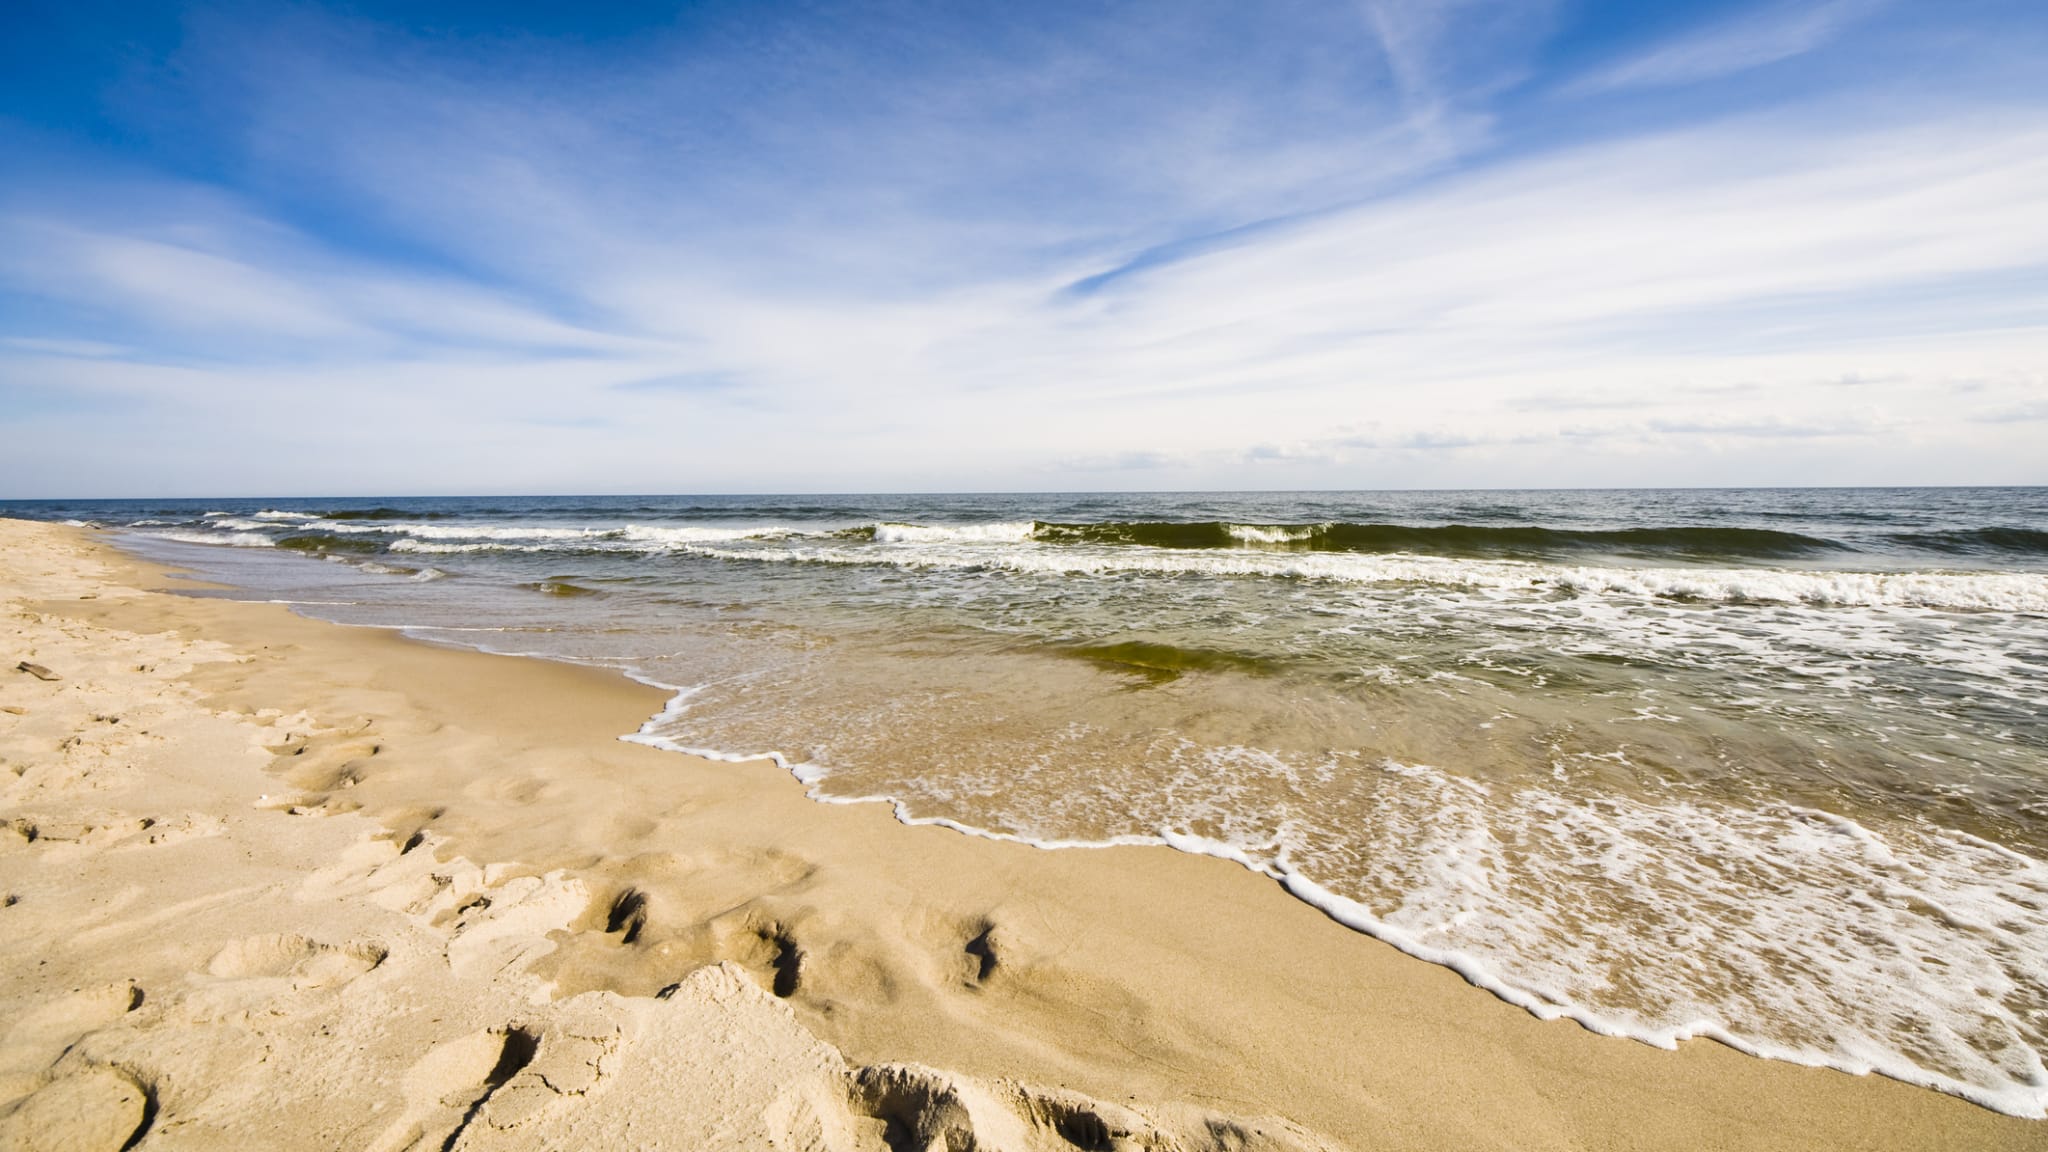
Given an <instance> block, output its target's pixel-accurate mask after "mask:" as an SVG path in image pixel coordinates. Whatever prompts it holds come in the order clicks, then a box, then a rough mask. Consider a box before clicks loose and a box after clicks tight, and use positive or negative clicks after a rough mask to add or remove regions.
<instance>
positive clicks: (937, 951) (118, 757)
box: [0, 521, 2048, 1152]
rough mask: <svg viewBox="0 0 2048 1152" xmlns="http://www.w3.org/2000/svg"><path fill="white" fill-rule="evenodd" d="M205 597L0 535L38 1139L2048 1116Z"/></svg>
mask: <svg viewBox="0 0 2048 1152" xmlns="http://www.w3.org/2000/svg"><path fill="white" fill-rule="evenodd" d="M187 583H188V584H189V582H187ZM179 584H180V582H179V581H178V580H176V579H175V578H173V577H172V576H171V575H170V574H167V573H164V572H161V571H158V570H155V569H152V568H150V567H148V566H146V565H143V564H141V563H139V562H137V561H134V560H132V559H130V558H128V557H126V556H125V555H123V554H121V553H120V552H118V551H117V550H115V549H114V548H113V547H111V546H110V545H109V544H107V543H106V542H105V541H104V540H103V539H98V538H95V534H94V533H92V532H90V531H88V530H85V529H79V528H72V527H65V526H56V525H44V524H30V523H26V522H19V521H5V522H0V595H4V597H5V599H6V605H5V611H6V614H7V621H8V623H7V633H8V639H9V644H8V647H7V649H6V651H5V652H4V653H0V656H4V657H5V659H4V665H5V671H4V672H0V709H4V710H0V766H4V768H5V772H0V820H4V828H0V889H4V897H0V899H4V903H5V907H4V908H0V924H4V926H5V931H4V932H0V953H4V960H0V1036H4V1039H0V1147H5V1148H59V1147H63V1148H106V1149H118V1148H124V1147H137V1148H144V1149H155V1148H181V1147H190V1148H211V1147H226V1146H236V1147H251V1148H366V1149H378V1150H395V1149H406V1148H543V1147H558V1148H574V1147H624V1146H635V1147H647V1148H657V1147H659V1148H677V1149H705V1148H734V1149H739V1148H775V1149H859V1148H873V1149H879V1148H885V1147H886V1148H916V1149H926V1148H944V1149H951V1150H955V1152H959V1150H964V1149H969V1148H981V1149H990V1150H997V1149H1056V1148H1084V1149H1139V1148H1143V1149H1169V1148H1172V1149H1202V1148H1218V1149H1222V1148H1229V1149H1240V1148H1242V1149H1265V1148H1271V1149H1321V1148H1352V1149H1378V1148H1437V1149H1462V1148H1474V1149H1477V1148H1517V1149H1552V1148H1555V1149H1607V1148H1744V1149H1762V1148H1786V1149H1793V1148H1799V1149H1806V1148H1937V1147H1954V1148H1984V1149H1992V1148H2023V1147H2048V1129H2044V1128H2043V1126H2042V1125H2041V1124H2040V1123H2039V1122H2034V1121H2026V1120H2019V1119H2014V1118H2010V1117H2006V1116H2001V1115H1998V1114H1996V1113H1993V1112H1990V1111H1988V1110H1985V1109H1983V1108H1979V1107H1977V1106H1975V1105H1972V1104H1969V1103H1967V1102H1964V1101H1962V1100H1959V1099H1955V1098H1952V1097H1948V1096H1944V1095H1941V1094H1939V1093H1936V1092H1933V1091H1928V1090H1925V1089H1922V1088H1917V1087H1912V1086H1909V1085H1905V1084H1901V1083H1898V1082H1894V1081H1891V1080H1886V1079H1883V1078H1880V1077H1856V1076H1850V1075H1845V1074H1842V1073H1839V1072H1835V1071H1830V1070H1824V1069H1810V1068H1802V1067H1797V1066H1793V1065H1790V1064H1786V1063H1774V1062H1770V1061H1764V1060H1759V1059H1755V1058H1752V1057H1749V1056H1745V1055H1743V1054H1740V1053H1737V1052H1735V1051H1733V1050H1730V1049H1728V1048H1725V1047H1722V1046H1720V1045H1718V1044H1715V1043H1712V1042H1705V1041H1700V1042H1689V1043H1685V1044H1682V1045H1680V1047H1679V1048H1678V1049H1677V1050H1676V1051H1664V1050H1660V1049H1656V1048H1653V1047H1650V1046H1648V1045H1645V1044H1640V1043H1636V1042H1632V1041H1627V1040H1621V1039H1614V1038H1608V1037H1602V1036H1598V1035H1595V1034H1593V1033H1591V1032H1589V1031H1587V1030H1585V1029H1583V1028H1581V1027H1580V1026H1578V1025H1577V1024H1574V1023H1570V1022H1566V1021H1551V1022H1544V1021H1540V1020H1538V1019H1536V1018H1535V1017H1533V1016H1531V1015H1530V1014H1528V1013H1527V1012H1524V1011H1522V1010H1521V1009H1518V1008H1515V1007H1513V1006H1510V1005H1508V1004H1505V1003H1502V1002H1501V1001H1499V1000H1497V999H1495V998H1494V997H1492V996H1490V995H1488V994H1487V993H1485V992H1483V991H1480V990H1477V989H1474V988H1472V987H1470V986H1468V985H1467V984H1466V983H1465V982H1464V981H1463V980H1461V979H1460V978H1459V977H1458V976H1457V975H1456V974H1454V973H1452V972H1451V971H1449V970H1447V969H1444V968H1440V967H1435V966H1432V965H1429V964H1425V963H1422V962H1420V961H1417V960H1414V959H1412V958H1410V957H1407V956H1405V955H1402V954H1400V953H1398V952H1396V951H1395V950H1393V949H1392V948H1390V947H1388V946H1386V945H1384V944H1381V943H1380V942H1378V941H1376V940H1373V939H1371V938H1369V937H1366V936H1363V935H1360V934H1358V933H1356V932H1353V931H1351V930H1349V929H1347V928H1344V927H1342V926H1341V925H1338V924H1336V923H1334V922H1332V921H1330V920H1329V919H1327V918H1326V917H1324V916H1323V915H1322V914H1320V913H1319V912H1317V911H1316V910H1315V909H1313V908H1311V907H1309V906H1308V905H1306V904H1303V903H1301V902H1299V901H1296V900H1294V899H1292V898H1290V897H1289V896H1287V895H1286V894H1285V893H1284V892H1283V891H1282V890H1281V889H1280V888H1279V887H1278V886H1277V885H1276V884H1275V883H1273V882H1272V881H1271V880H1270V879H1267V878H1265V877H1262V876H1259V875H1255V874H1254V873H1252V872H1250V871H1247V870H1245V869H1243V868H1240V867H1238V866H1236V865H1234V864H1232V863H1229V862H1227V861H1223V860H1218V859H1212V858H1203V857H1196V856H1190V855H1184V854H1181V853H1177V852H1174V851H1172V850H1170V849H1165V848H1157V847H1134V848H1113V849H1088V850H1067V851H1048V850H1042V849H1038V848H1032V847H1026V846H1022V845H1018V844H1009V843H1001V842H996V841H991V840H986V839H979V838H974V837H970V836H966V835H962V834H959V833H956V832H953V831H950V830H946V829H943V828H934V827H905V826H903V825H901V824H899V823H897V822H896V821H895V820H894V819H893V818H892V816H891V814H890V812H889V810H888V809H887V808H886V807H884V806H881V805H876V804H861V805H834V804H821V803H818V802H815V801H812V800H810V799H807V798H806V797H805V795H804V789H803V786H802V785H801V784H799V783H798V782H797V781H796V780H794V779H793V778H792V777H791V776H790V775H789V774H788V773H787V772H785V771H783V770H782V769H781V768H779V767H778V766H776V765H775V764H773V763H770V762H766V761H761V762H752V763H744V764H728V763H714V762H710V761H705V760H699V759H695V758H692V757H687V756H682V755H678V754H675V753H669V752H663V751H658V750H655V749H652V748H648V747H644V746H640V745H636V744H631V743H626V742H622V741H621V740H620V739H619V737H620V736H621V735H622V734H627V733H632V732H634V731H635V730H636V729H637V728H638V727H639V726H640V725H641V724H642V723H643V722H644V721H645V720H646V719H647V718H648V717H649V716H650V715H652V714H654V713H656V712H658V711H660V709H661V708H662V707H663V704H664V695H663V694H662V693H661V692H658V691H656V690H653V689H650V688H646V687H643V686H640V685H636V684H633V683H631V682H629V681H626V680H624V679H623V678H621V677H618V676H615V675H612V674H610V673H607V672H602V671H598V670H594V669H589V668H582V667H576V666H570V665H563V664H553V663H547V662H542V661H537V660H527V659H520V658H510V657H495V656H489V655H483V654H479V653H475V652H469V651H461V650H453V649H444V648H439V647H434V646H429V645H426V644H420V643H415V642H412V641H408V640H405V639H403V638H401V637H399V636H397V635H395V634H393V633H390V632H386V631H381V630H373V629H352V628H344V627H341V626H337V625H331V624H326V623H321V622H316V621H311V620H307V619H304V618H301V617H298V616H294V615H292V614H291V613H290V612H289V611H287V610H286V609H285V608H283V607H280V606H277V605H269V604H251V603H241V602H235V601H231V600H227V599H211V598H195V597H188V596H177V595H172V594H166V593H165V592H163V591H161V589H165V588H172V587H177V586H179ZM23 663H26V664H28V665H33V668H29V669H22V668H19V667H18V665H19V664H23Z"/></svg>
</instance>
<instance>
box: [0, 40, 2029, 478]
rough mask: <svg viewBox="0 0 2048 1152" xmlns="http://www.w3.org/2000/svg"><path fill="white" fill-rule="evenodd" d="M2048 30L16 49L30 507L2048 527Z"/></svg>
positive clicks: (187, 43) (3, 248) (14, 241)
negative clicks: (1191, 505) (1888, 511)
mask: <svg viewBox="0 0 2048 1152" xmlns="http://www.w3.org/2000/svg"><path fill="white" fill-rule="evenodd" d="M2044 59H2048V5H2044V4H2042V3H2041V2H2040V0H1944V2H1942V3H1929V2H1924V0H1922V2H1916V0H1814V2H1807V3H1786V2H1783V0H1764V2H1757V0H1732V2H1700V3H1652V2H1644V0H1635V2H1629V3H1606V2H1591V0H1580V2H1571V0H1349V2H1344V3H1311V2H1296V0H1268V2H1264V3H1257V4H1247V3H1242V2H1238V3H1213V4H1212V3H1207V2H1205V0H1168V2H1161V3H1150V2H1147V0H1131V2H1126V3H1116V4H1102V3H1099V2H1098V3H1071V4H1070V3H1064V2H1061V0H1041V2H1038V3H1032V4H1014V3H1010V4H983V3H966V2H954V3H932V4H921V3H910V2H901V3H891V2H878V3H857V4H841V3H831V2H823V0H821V2H814V3H786V4H785V3H768V2H757V3H677V2H675V0H670V2H669V3H662V4H654V3H643V2H639V0H629V2H618V3H609V4H603V5H592V4H588V3H579V4H569V3H560V4H540V3H520V2H516V0H500V2H495V3H491V2H484V0H472V2H462V3H441V4H435V3H430V2H425V0H413V2H383V0H361V2H357V3H349V4H338V3H337V4H320V3H299V4H294V3H289V2H275V0H272V2H265V3H253V2H222V3H192V4H179V3H169V2H163V0H155V2H148V3H139V2H138V3H127V4H123V3H112V2H108V0H60V2H45V0H9V2H8V3H6V4H4V5H0V498H4V497H12V498H38V497H89V496H207V495H219V496H229V495H245V496H256V495H277V496H287V495H433V494H461V493H475V494H514V493H711V492H834V491H851V492H864V491H887V492H916V491H1080V490H1090V491H1095V490H1147V489H1149V490H1189V489H1283V490H1284V489H1304V488H1323V489H1328V488H1480V487H1521V488H1531V487H1533V488H1549V487H1610V486H1629V487H1650V486H1700V485H1707V486H1722V485H1725V486H1764V485H1805V484H1815V485H1872V484H1875V485H1888V484H2042V483H2048V69H2044V68H2043V67H2042V66H2041V63H2040V62H2041V61H2042V60H2044Z"/></svg>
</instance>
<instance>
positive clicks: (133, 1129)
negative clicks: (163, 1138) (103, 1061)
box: [0, 1067, 156, 1152]
mask: <svg viewBox="0 0 2048 1152" xmlns="http://www.w3.org/2000/svg"><path fill="white" fill-rule="evenodd" d="M155 1115H156V1100H155V1098H154V1096H153V1095H152V1094H151V1093H150V1091H149V1090H148V1089H146V1088H144V1087H143V1086H142V1085H140V1084H138V1083H136V1082H135V1080H134V1079H133V1078H132V1077H130V1076H129V1075H127V1074H126V1073H124V1072H122V1071H120V1070H118V1069H115V1068H106V1067H96V1068H86V1069H83V1070H80V1071H77V1072H73V1073H71V1074H70V1075H67V1076H61V1077H59V1078H57V1079H56V1080H53V1081H51V1082H50V1083H49V1084H47V1085H45V1086H43V1087H42V1088H40V1089H38V1090H37V1091H36V1092H34V1093H33V1094H31V1095H30V1096H29V1097H28V1098H27V1099H25V1100H23V1101H21V1102H20V1103H19V1104H17V1105H16V1106H15V1107H14V1109H13V1111H11V1112H10V1113H8V1114H7V1115H5V1116H0V1150H4V1152H116V1150H118V1149H122V1148H127V1147H129V1146H131V1145H132V1144H134V1143H135V1141H136V1140H137V1139H139V1138H140V1137H141V1136H142V1135H144V1133H145V1132H146V1131H147V1129H148V1127H149V1124H150V1121H151V1120H153V1119H154V1118H155Z"/></svg>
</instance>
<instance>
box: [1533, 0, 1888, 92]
mask: <svg viewBox="0 0 2048 1152" xmlns="http://www.w3.org/2000/svg"><path fill="white" fill-rule="evenodd" d="M1882 2H1883V0H1822V2H1820V3H1801V2H1797V0H1795V2H1792V3H1784V2H1782V0H1778V2H1773V3H1769V4H1766V5H1765V6H1764V7H1761V8H1758V9H1754V10H1752V11H1749V12H1746V13H1744V14H1742V15H1740V16H1738V17H1736V18H1734V19H1733V20H1729V21H1724V22H1722V23H1718V24H1714V25H1711V26H1709V27H1706V28H1704V29H1700V30H1697V31H1694V32H1691V33H1687V34H1685V35H1682V36H1680V37H1678V38H1677V39H1674V40H1672V41H1669V42H1666V43H1663V44H1658V45H1655V46H1653V47H1651V48H1649V49H1648V50H1646V51H1641V52H1639V53H1637V54H1636V55H1633V56H1629V57H1626V58H1624V59H1622V60H1621V61H1619V62H1617V63H1615V64H1611V65H1609V66H1607V67H1605V68H1602V69H1599V70H1597V71H1595V72H1593V73H1591V74H1589V75H1586V76H1584V77H1581V78H1580V79H1578V80H1576V81H1574V82H1573V83H1571V84H1570V85H1568V87H1567V90H1568V91H1571V92H1574V93H1578V94H1586V93H1594V92H1615V91H1625V90H1629V89H1638V88H1663V87H1672V86H1676V85H1681V84H1696V83H1699V82H1700V81H1703V80H1713V79H1718V78H1720V77H1722V76H1732V75H1735V74H1736V73H1739V72H1747V71H1749V70H1751V69H1753V68H1762V67H1764V66H1765V65H1769V64H1776V63H1778V62H1779V61H1782V60H1790V59H1792V58H1793V57H1795V56H1803V55H1805V54H1806V53H1808V52H1812V51H1814V50H1816V49H1818V48H1820V47H1822V46H1824V45H1826V44H1827V43H1828V42H1830V41H1832V40H1834V39H1835V38H1836V37H1837V36H1839V35H1840V34H1841V33H1842V32H1843V31H1844V30H1846V29H1847V28H1848V27H1849V26H1850V25H1851V24H1853V23H1855V22H1856V21H1857V20H1859V19H1861V18H1863V17H1865V16H1868V15H1870V14H1871V13H1872V12H1873V11H1875V10H1876V9H1877V8H1878V6H1879V4H1880V3H1882Z"/></svg>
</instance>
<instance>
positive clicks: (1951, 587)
mask: <svg viewBox="0 0 2048 1152" xmlns="http://www.w3.org/2000/svg"><path fill="white" fill-rule="evenodd" d="M687 550H688V551H693V552H696V553H698V554H700V555H705V556H713V557H718V558H720V559H727V560H750V561H756V562H763V563H812V564H840V565H863V564H887V565H895V566H898V567H904V568H952V569H969V568H999V569H1004V570H1008V571H1015V572H1038V573H1047V574H1061V575H1109V574H1121V573H1154V574H1160V575H1178V574H1183V573H1187V574H1195V573H1199V574H1206V575H1212V576H1266V577H1294V578H1301V579H1314V580H1335V581H1343V582H1347V583H1361V584H1435V585H1448V586H1453V587H1464V588H1474V589H1495V590H1504V591H1513V590H1521V591H1530V592H1544V591H1549V590H1556V591H1559V592H1566V593H1577V594H1581V595H1593V596H1601V595H1617V596H1627V597H1640V598H1645V599H1672V600H1705V601H1719V602H1728V603H1784V604H1809V605H1816V606H1850V605H1854V606H1865V607H1922V608H1945V609H1985V610H1993V611H2006V612H2029V613H2041V612H2048V575H2042V574H2038V573H2020V572H1899V573H1865V572H1809V571H1797V570H1790V569H1775V568H1754V569H1698V570H1692V569H1675V568H1588V567H1574V566H1565V565H1551V564H1537V563H1530V562H1524V561H1513V560H1464V559H1456V558H1451V557H1439V556H1416V555H1410V554H1403V553H1394V554H1387V555H1370V556H1367V555H1356V554H1345V553H1288V554H1274V553H1261V552H1242V553H1240V552H1234V551H1228V550H1217V549H1203V550H1194V549H1186V550H1179V549H1147V550H1144V551H1142V552H1141V551H1138V550H1135V549H1117V548H1102V549H1087V548H1077V547H1031V548H1017V549H1005V550H988V549H963V548H957V547H946V546H943V545H942V546H938V547H929V548H922V549H903V550H887V551H884V550H880V549H862V548H857V547H843V546H830V545H826V546H818V547H791V548H721V547H717V546H693V547H689V548H688V549H687Z"/></svg>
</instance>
